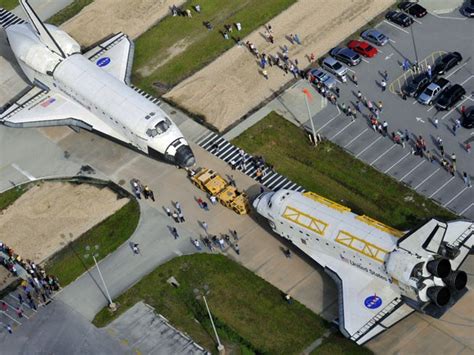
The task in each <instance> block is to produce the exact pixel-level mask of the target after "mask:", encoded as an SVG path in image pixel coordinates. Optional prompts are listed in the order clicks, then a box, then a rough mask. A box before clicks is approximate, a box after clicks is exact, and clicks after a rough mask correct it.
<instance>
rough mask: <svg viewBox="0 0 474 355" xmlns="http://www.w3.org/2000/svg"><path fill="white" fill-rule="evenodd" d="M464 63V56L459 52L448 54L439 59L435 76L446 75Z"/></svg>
mask: <svg viewBox="0 0 474 355" xmlns="http://www.w3.org/2000/svg"><path fill="white" fill-rule="evenodd" d="M461 61H462V55H461V53H459V52H450V53H446V54H445V55H443V56H442V57H440V58H438V60H437V61H436V62H435V66H434V68H433V75H443V74H446V73H447V72H448V71H449V70H450V69H452V68H454V67H455V66H456V65H458V64H459V63H460V62H461Z"/></svg>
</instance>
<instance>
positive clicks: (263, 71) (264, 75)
mask: <svg viewBox="0 0 474 355" xmlns="http://www.w3.org/2000/svg"><path fill="white" fill-rule="evenodd" d="M262 75H263V77H264V78H265V79H266V80H268V72H267V70H266V69H263V70H262Z"/></svg>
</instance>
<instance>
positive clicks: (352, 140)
mask: <svg viewBox="0 0 474 355" xmlns="http://www.w3.org/2000/svg"><path fill="white" fill-rule="evenodd" d="M367 130H368V128H366V129H364V130H363V131H362V132H360V133H359V134H358V135H357V136H355V137H354V138H352V139H351V140H350V141H349V143H347V144H346V145H345V146H344V148H347V147H348V146H349V145H351V143H352V142H354V141H355V140H356V139H357V138H359V137H360V136H361V135H363V134H364V133H365V132H367Z"/></svg>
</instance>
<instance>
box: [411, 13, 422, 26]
mask: <svg viewBox="0 0 474 355" xmlns="http://www.w3.org/2000/svg"><path fill="white" fill-rule="evenodd" d="M408 16H411V15H408ZM411 18H412V19H413V21H415V22H416V23H419V24H420V25H422V24H423V22H421V21H420V20H417V19H416V18H414V17H413V16H411Z"/></svg>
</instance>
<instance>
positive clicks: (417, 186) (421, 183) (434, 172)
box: [414, 168, 441, 190]
mask: <svg viewBox="0 0 474 355" xmlns="http://www.w3.org/2000/svg"><path fill="white" fill-rule="evenodd" d="M440 169H441V168H438V169H436V170H435V171H433V172H432V173H431V174H430V175H429V176H428V177H427V178H426V179H424V180H423V181H422V182H420V183H419V184H418V185H416V186H415V187H414V190H416V189H418V188H419V187H420V186H421V185H423V184H424V183H425V182H426V181H428V180H429V178H430V177H432V176H433V175H434V174H436V173H437V172H438V171H439V170H440Z"/></svg>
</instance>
